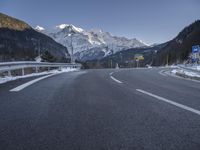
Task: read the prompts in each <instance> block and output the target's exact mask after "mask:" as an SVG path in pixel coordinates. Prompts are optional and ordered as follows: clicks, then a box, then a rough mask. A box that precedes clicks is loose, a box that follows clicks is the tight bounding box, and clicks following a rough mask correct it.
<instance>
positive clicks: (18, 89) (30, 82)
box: [10, 74, 57, 92]
mask: <svg viewBox="0 0 200 150" xmlns="http://www.w3.org/2000/svg"><path fill="white" fill-rule="evenodd" d="M54 75H57V74H50V75H47V76H43V77H40V78H37V79H34V80H31V81H29V82H27V83H24V84H22V85H20V86H18V87H16V88H14V89H11V90H10V92H19V91H21V90H23V89H24V88H26V87H28V86H30V85H32V84H34V83H36V82H38V81H40V80H43V79H45V78H48V77H51V76H54Z"/></svg>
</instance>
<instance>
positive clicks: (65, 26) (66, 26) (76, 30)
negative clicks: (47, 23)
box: [56, 24, 84, 33]
mask: <svg viewBox="0 0 200 150" xmlns="http://www.w3.org/2000/svg"><path fill="white" fill-rule="evenodd" d="M56 28H57V29H61V30H63V29H66V28H69V29H71V30H73V31H75V32H80V33H81V32H83V31H84V30H83V29H82V28H79V27H75V26H74V25H72V24H60V25H57V26H56Z"/></svg>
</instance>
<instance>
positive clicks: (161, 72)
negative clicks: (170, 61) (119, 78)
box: [158, 70, 167, 77]
mask: <svg viewBox="0 0 200 150" xmlns="http://www.w3.org/2000/svg"><path fill="white" fill-rule="evenodd" d="M158 73H159V74H160V75H162V76H165V77H166V76H167V75H166V74H165V73H164V70H161V71H159V72H158Z"/></svg>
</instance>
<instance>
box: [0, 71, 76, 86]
mask: <svg viewBox="0 0 200 150" xmlns="http://www.w3.org/2000/svg"><path fill="white" fill-rule="evenodd" d="M77 70H78V69H75V68H74V69H70V68H62V70H51V71H44V72H40V73H31V74H27V75H24V76H10V77H9V76H5V77H2V78H1V77H0V84H2V83H5V82H8V81H13V80H17V79H22V78H28V77H34V76H41V75H47V74H58V73H62V72H71V71H77Z"/></svg>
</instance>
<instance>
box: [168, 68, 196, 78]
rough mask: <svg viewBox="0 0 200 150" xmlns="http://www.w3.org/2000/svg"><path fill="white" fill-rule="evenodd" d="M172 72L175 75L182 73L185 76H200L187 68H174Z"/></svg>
mask: <svg viewBox="0 0 200 150" xmlns="http://www.w3.org/2000/svg"><path fill="white" fill-rule="evenodd" d="M171 73H173V74H175V75H177V74H181V75H185V76H188V77H197V78H200V74H198V73H195V72H192V71H186V70H183V69H173V70H172V71H171Z"/></svg>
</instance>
